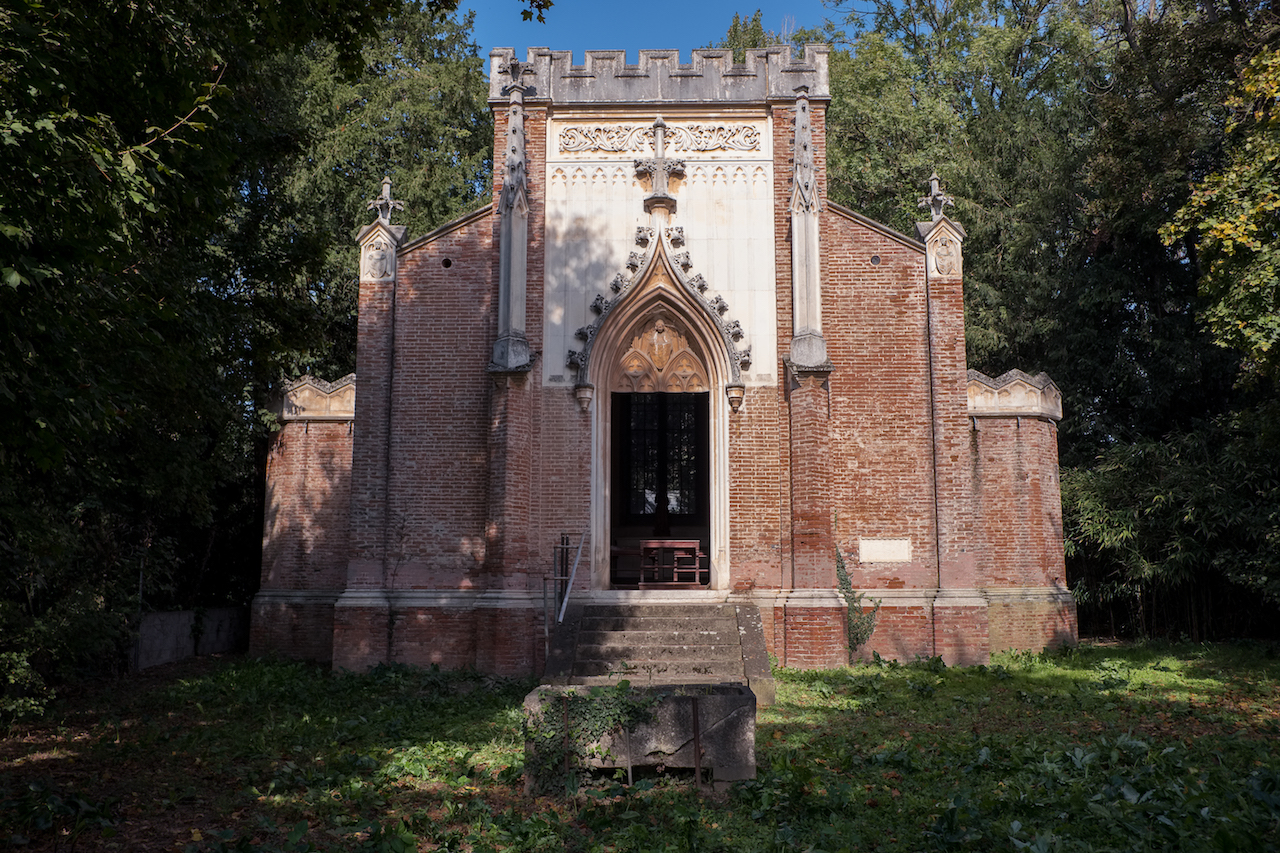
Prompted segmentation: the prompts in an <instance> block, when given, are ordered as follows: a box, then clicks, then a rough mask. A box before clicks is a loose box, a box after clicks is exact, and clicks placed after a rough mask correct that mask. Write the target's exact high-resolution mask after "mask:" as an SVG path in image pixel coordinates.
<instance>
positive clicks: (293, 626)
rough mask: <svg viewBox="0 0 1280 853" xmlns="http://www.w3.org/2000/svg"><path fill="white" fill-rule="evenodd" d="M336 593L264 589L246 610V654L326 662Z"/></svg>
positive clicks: (330, 644)
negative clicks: (247, 640) (247, 611)
mask: <svg viewBox="0 0 1280 853" xmlns="http://www.w3.org/2000/svg"><path fill="white" fill-rule="evenodd" d="M339 595H341V592H340V591H338V590H314V591H311V590H264V591H262V592H260V593H258V594H257V595H256V596H254V598H253V605H252V606H251V607H250V611H249V614H250V615H249V654H250V655H252V656H254V657H264V656H267V655H275V656H276V657H282V658H289V659H290V660H311V661H319V662H321V663H329V662H330V661H331V660H333V604H334V602H335V601H337V600H338V596H339Z"/></svg>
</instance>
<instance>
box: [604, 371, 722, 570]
mask: <svg viewBox="0 0 1280 853" xmlns="http://www.w3.org/2000/svg"><path fill="white" fill-rule="evenodd" d="M709 397H710V395H709V394H707V393H706V392H703V393H697V394H663V393H647V394H624V393H614V394H613V395H612V401H611V405H612V412H611V414H612V417H611V421H610V424H611V429H612V431H613V434H612V442H611V443H612V448H613V459H612V463H613V465H612V483H611V488H610V494H611V496H612V497H611V501H612V506H611V507H610V511H611V521H612V533H613V535H612V543H611V544H612V546H613V551H612V560H611V574H610V581H611V583H612V584H613V585H614V586H615V587H629V588H636V587H646V586H651V585H656V586H672V585H675V586H706V585H707V584H708V583H710V565H709V563H708V562H707V558H706V554H707V553H708V551H709V547H710V541H709V538H710V529H711V524H710V518H711V513H710V497H709V491H710V489H709V484H710V478H709V476H708V469H709V467H710V464H709V463H710V459H709V435H708V421H707V409H708V404H709V403H708V401H709Z"/></svg>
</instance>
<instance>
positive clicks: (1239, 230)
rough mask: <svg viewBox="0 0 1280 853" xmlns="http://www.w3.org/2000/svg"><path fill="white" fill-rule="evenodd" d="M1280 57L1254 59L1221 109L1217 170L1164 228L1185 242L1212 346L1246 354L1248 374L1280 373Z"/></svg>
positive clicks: (1269, 52)
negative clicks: (1197, 271) (1222, 144)
mask: <svg viewBox="0 0 1280 853" xmlns="http://www.w3.org/2000/svg"><path fill="white" fill-rule="evenodd" d="M1278 100H1280V52H1277V50H1276V49H1274V48H1268V49H1266V50H1265V51H1263V52H1262V53H1259V54H1258V55H1257V56H1254V57H1253V58H1252V59H1251V60H1250V62H1249V65H1248V66H1247V67H1246V68H1245V69H1244V72H1243V73H1242V74H1241V77H1240V82H1239V88H1238V90H1237V91H1236V92H1235V93H1233V94H1232V95H1231V96H1230V97H1229V98H1228V99H1227V100H1226V103H1225V104H1224V107H1225V109H1227V110H1229V111H1230V115H1231V118H1230V120H1229V121H1228V123H1227V126H1226V128H1225V131H1226V135H1227V139H1228V148H1229V152H1228V154H1227V160H1228V162H1227V164H1226V165H1225V167H1224V168H1223V169H1222V170H1221V171H1217V172H1214V173H1213V174H1211V175H1209V176H1207V177H1205V178H1203V179H1202V180H1201V181H1199V182H1198V183H1197V184H1196V186H1195V188H1194V190H1193V192H1192V194H1191V198H1190V199H1189V200H1188V201H1187V203H1186V204H1185V205H1183V207H1182V208H1181V209H1180V210H1178V212H1177V213H1176V214H1174V217H1173V220H1172V221H1171V222H1170V223H1168V224H1167V225H1166V226H1165V227H1164V228H1162V229H1161V236H1162V237H1163V238H1164V239H1165V241H1166V242H1168V243H1173V242H1175V241H1177V240H1183V239H1187V238H1190V239H1191V245H1193V246H1194V249H1195V252H1196V253H1197V255H1198V257H1195V258H1194V260H1195V262H1196V263H1197V264H1198V265H1199V266H1200V267H1202V269H1203V275H1202V277H1201V280H1200V289H1201V292H1202V293H1203V294H1204V295H1205V297H1206V298H1207V300H1208V303H1209V304H1208V306H1207V308H1206V310H1205V317H1206V319H1207V320H1208V323H1209V327H1210V329H1212V331H1213V333H1214V337H1215V339H1216V340H1217V341H1218V342H1219V343H1221V344H1223V345H1225V346H1230V347H1233V348H1235V349H1237V350H1239V351H1240V352H1242V353H1244V354H1245V355H1246V356H1247V358H1248V360H1249V364H1250V367H1251V369H1252V370H1255V371H1258V372H1260V373H1264V374H1274V373H1275V372H1276V369H1277V366H1280V346H1277V342H1280V246H1277V241H1276V233H1275V220H1276V211H1277V210H1280V114H1278V111H1277V109H1276V107H1277V105H1278Z"/></svg>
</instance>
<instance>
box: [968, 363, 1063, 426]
mask: <svg viewBox="0 0 1280 853" xmlns="http://www.w3.org/2000/svg"><path fill="white" fill-rule="evenodd" d="M969 415H970V416H971V417H978V418H981V417H1006V418H1012V417H1024V418H1048V419H1049V420H1052V421H1060V420H1062V392H1061V391H1060V390H1058V386H1057V385H1055V384H1054V382H1053V380H1052V379H1050V378H1049V375H1048V374H1046V373H1038V374H1036V375H1035V376H1028V375H1027V374H1025V373H1023V372H1022V371H1021V370H1010V371H1006V372H1005V373H1002V374H1000V376H999V377H998V378H996V379H992V378H991V377H990V376H987V375H986V374H985V373H980V372H978V371H977V370H970V371H969Z"/></svg>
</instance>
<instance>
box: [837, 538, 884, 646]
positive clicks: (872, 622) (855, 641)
mask: <svg viewBox="0 0 1280 853" xmlns="http://www.w3.org/2000/svg"><path fill="white" fill-rule="evenodd" d="M836 582H837V583H838V584H839V585H840V595H841V596H843V598H844V601H845V604H846V605H848V608H849V613H848V617H847V620H846V621H847V624H846V625H845V631H846V637H847V639H848V643H849V659H850V661H852V660H853V653H854V652H855V651H856V650H857V649H859V648H861V647H862V646H865V645H866V644H867V643H869V642H870V641H871V635H872V634H873V633H875V630H876V617H877V616H878V615H879V613H880V601H879V599H877V600H876V601H875V603H874V604H873V605H872V607H871V609H870V610H869V611H868V610H866V609H865V607H866V604H867V601H866V596H865V595H864V594H863V593H861V592H858V591H857V590H855V589H854V588H853V581H852V580H850V578H849V569H848V567H847V566H846V565H845V562H844V554H843V553H841V552H840V549H839V548H838V547H837V548H836Z"/></svg>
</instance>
